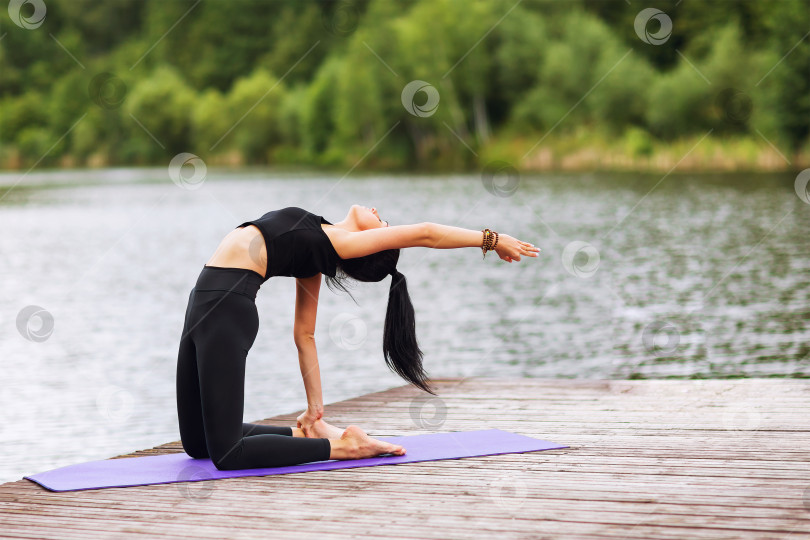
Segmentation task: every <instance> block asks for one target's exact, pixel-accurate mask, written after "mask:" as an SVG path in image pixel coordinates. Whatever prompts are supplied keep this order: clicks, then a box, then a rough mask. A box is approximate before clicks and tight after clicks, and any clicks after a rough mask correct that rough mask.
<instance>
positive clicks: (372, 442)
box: [329, 426, 405, 459]
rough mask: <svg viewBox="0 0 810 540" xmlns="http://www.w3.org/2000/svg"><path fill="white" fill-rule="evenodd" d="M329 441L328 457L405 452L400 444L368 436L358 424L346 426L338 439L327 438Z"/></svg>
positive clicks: (398, 453)
mask: <svg viewBox="0 0 810 540" xmlns="http://www.w3.org/2000/svg"><path fill="white" fill-rule="evenodd" d="M329 443H330V444H331V445H332V453H331V454H330V455H329V459H362V458H370V457H375V456H379V455H382V454H394V455H395V456H401V455H404V454H405V449H404V448H403V447H402V446H400V445H398V444H393V443H388V442H385V441H380V440H377V439H374V438H372V437H369V436H368V434H367V433H366V432H365V431H363V430H362V429H361V428H360V427H358V426H349V427H347V428H346V430H345V431H344V432H343V435H341V437H340V438H339V439H329Z"/></svg>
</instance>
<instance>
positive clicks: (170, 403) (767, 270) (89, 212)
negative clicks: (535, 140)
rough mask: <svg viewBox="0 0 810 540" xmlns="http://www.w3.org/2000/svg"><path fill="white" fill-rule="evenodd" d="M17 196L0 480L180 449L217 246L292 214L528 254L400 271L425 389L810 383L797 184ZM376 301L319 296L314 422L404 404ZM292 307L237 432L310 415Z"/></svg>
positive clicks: (137, 188)
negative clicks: (255, 223) (188, 376)
mask: <svg viewBox="0 0 810 540" xmlns="http://www.w3.org/2000/svg"><path fill="white" fill-rule="evenodd" d="M20 177H21V173H13V174H12V173H6V174H2V175H0V196H2V197H3V198H2V200H0V230H2V234H1V235H0V253H2V262H0V277H1V278H2V279H0V291H2V294H0V323H2V324H0V358H2V362H3V366H2V367H3V373H4V380H3V388H2V394H1V395H2V397H1V398H0V411H2V412H0V414H1V415H2V418H0V420H1V421H0V441H2V444H3V452H2V455H0V481H9V480H16V479H19V478H21V477H22V476H23V475H24V474H32V473H35V472H40V471H43V470H46V469H50V468H54V467H58V466H63V465H68V464H71V463H77V462H80V461H86V460H90V459H102V458H105V457H109V456H111V455H115V454H120V453H125V452H129V451H132V450H136V449H141V448H147V447H151V446H155V445H158V444H162V443H164V442H167V441H171V440H177V439H179V433H178V430H177V424H176V422H177V418H176V405H175V367H176V353H177V345H178V341H179V338H180V333H181V329H182V326H183V315H184V312H185V307H186V301H187V299H188V294H189V291H190V289H191V287H192V286H193V285H194V282H195V280H196V277H197V274H198V273H199V271H200V269H201V267H202V265H203V264H204V263H205V261H206V260H207V259H208V258H209V257H210V255H211V254H212V253H213V251H214V249H215V248H216V246H217V245H218V243H219V241H220V239H221V238H222V236H224V235H225V234H226V233H228V232H229V231H230V230H231V229H232V228H233V227H235V226H236V225H238V224H240V223H241V222H243V221H246V220H249V219H253V218H256V217H259V216H260V215H262V214H263V213H265V212H267V211H269V210H271V209H274V208H280V207H284V206H301V207H303V208H306V209H308V210H310V211H312V212H314V213H316V214H320V215H323V216H325V217H326V218H327V219H328V220H330V221H332V222H336V221H339V220H341V219H343V217H344V216H345V214H346V212H347V211H348V209H349V206H350V205H351V204H362V205H364V206H369V207H370V206H375V207H376V208H377V209H378V211H379V213H380V215H381V216H382V217H383V219H386V220H389V221H390V223H391V224H392V225H397V224H403V223H414V222H420V221H432V222H437V223H443V224H448V225H454V226H458V227H465V228H469V229H474V230H480V229H482V228H484V227H490V228H491V229H494V230H497V231H499V232H501V233H507V234H510V235H512V236H515V237H517V238H519V239H521V240H526V241H529V242H532V243H534V244H535V245H537V246H539V247H541V248H542V252H541V256H540V257H539V258H530V257H524V258H523V259H522V260H521V261H520V262H514V263H512V264H509V263H507V262H505V261H502V260H500V259H499V258H498V257H497V255H496V254H495V253H489V254H488V255H487V257H486V259H485V260H482V257H481V250H480V249H476V248H465V249H455V250H432V249H427V248H412V249H407V250H404V251H403V252H402V254H401V257H400V262H399V269H400V271H402V272H403V273H404V274H405V276H406V277H407V279H408V286H409V290H410V293H411V298H412V300H413V303H414V306H415V309H416V324H417V332H418V338H419V343H420V346H421V348H422V350H423V351H424V353H425V366H426V369H427V371H428V373H429V374H430V375H431V376H433V377H437V378H438V377H459V376H462V377H463V376H509V377H582V378H627V377H649V378H651V377H700V378H702V377H738V376H794V377H795V376H802V375H804V374H807V373H810V369H809V368H808V366H809V365H810V347H809V346H808V345H807V344H808V342H809V341H810V339H809V338H810V327H809V325H808V321H809V320H810V235H808V230H810V229H809V228H808V226H809V225H810V205H808V204H805V203H804V202H803V201H802V200H801V199H800V198H799V197H798V196H797V195H796V193H795V191H794V185H793V182H794V176H792V175H787V174H786V175H722V176H712V175H676V174H672V175H670V176H667V177H666V178H664V179H663V180H662V176H661V175H594V174H567V175H537V176H528V175H524V176H522V177H521V178H520V179H519V184H517V188H516V190H514V191H513V188H514V184H510V185H506V184H505V185H502V186H500V189H501V191H500V192H499V193H498V195H495V194H492V193H491V192H490V191H489V190H487V189H486V187H485V185H484V183H483V182H482V179H481V177H480V176H477V175H451V176H411V175H367V176H364V175H360V174H357V173H355V174H352V176H351V177H346V178H343V179H341V177H340V176H339V175H336V176H331V175H326V174H315V173H299V172H278V171H266V170H243V171H235V172H234V171H216V170H212V169H209V171H208V175H207V177H206V179H205V181H204V182H202V183H201V184H199V185H196V186H193V187H197V189H183V188H181V187H178V185H175V183H173V182H172V181H171V180H170V179H169V177H168V175H167V173H166V170H165V169H160V170H152V169H149V170H131V169H130V170H108V171H72V172H69V173H66V172H54V173H31V174H29V175H27V176H25V177H24V178H23V179H22V181H21V182H20V184H19V185H18V186H17V187H15V188H14V189H13V190H11V191H7V189H8V186H10V185H12V184H14V183H15V182H17V181H18V180H19V179H20ZM3 194H5V195H3ZM501 195H505V196H501ZM597 257H598V260H597ZM389 284H390V278H386V280H385V281H383V282H381V283H373V284H358V285H357V286H356V287H355V288H354V290H353V293H354V295H355V297H356V298H357V300H358V302H359V304H360V305H359V306H358V305H355V304H354V303H353V302H352V301H351V299H350V298H349V297H348V296H347V295H345V294H336V293H332V292H331V291H330V290H329V289H328V288H327V287H326V284H325V282H324V284H323V285H322V288H321V294H320V307H319V313H318V325H317V331H316V340H317V342H318V352H319V359H320V362H321V376H322V380H323V394H324V401H325V403H327V404H328V403H331V402H334V401H339V400H343V399H347V398H350V397H354V396H357V395H360V394H364V393H367V392H373V391H377V390H382V389H386V388H390V387H392V386H398V385H400V384H404V381H402V380H401V379H399V378H397V377H396V376H395V375H393V374H392V373H391V372H389V371H388V369H387V368H386V366H385V363H384V361H383V358H382V346H381V343H382V323H383V320H384V316H385V305H386V300H387V293H388V287H389ZM294 299H295V290H294V280H293V278H287V277H277V278H273V279H271V280H270V281H268V282H267V283H266V284H265V285H264V286H263V287H262V290H261V291H259V295H258V298H257V306H258V310H259V316H260V320H261V327H260V330H259V335H258V337H257V339H256V342H255V344H254V346H253V349H252V350H251V352H250V355H249V357H248V366H247V382H246V390H245V420H246V421H253V420H257V419H260V418H266V417H269V416H273V415H276V414H280V413H288V412H292V411H294V410H298V409H301V408H303V407H304V406H305V404H306V401H305V393H304V387H303V383H302V382H301V376H300V373H299V368H298V361H297V355H296V350H295V347H294V344H293V340H292V325H293V314H294ZM28 306H39V308H41V309H42V310H44V312H42V313H41V315H42V317H37V316H33V317H29V315H30V313H31V312H32V311H36V310H37V309H36V308H28ZM51 318H52V319H51ZM51 320H52V326H51V324H50V321H51ZM20 321H22V324H18V323H19V322H20ZM26 321H28V323H27V324H26ZM25 336H27V337H25ZM327 415H328V408H327ZM327 418H328V416H327ZM357 423H358V424H359V425H361V426H362V425H363V424H362V422H360V421H358V422H357Z"/></svg>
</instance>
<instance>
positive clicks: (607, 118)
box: [0, 0, 810, 168]
mask: <svg viewBox="0 0 810 540" xmlns="http://www.w3.org/2000/svg"><path fill="white" fill-rule="evenodd" d="M42 1H43V2H44V4H45V5H46V6H47V16H46V17H45V19H44V21H43V22H42V24H41V26H39V27H37V28H31V29H25V28H21V27H20V26H18V25H17V24H13V21H11V20H10V19H9V17H10V16H11V15H9V16H5V15H4V16H3V21H2V22H3V24H2V27H1V29H0V35H3V38H2V39H1V40H0V145H2V146H0V165H2V166H5V167H23V168H28V167H31V166H33V165H35V164H36V165H37V166H58V165H62V166H64V165H70V164H75V165H84V164H90V165H118V164H155V163H160V164H163V163H166V162H168V160H169V159H171V157H172V156H174V155H175V154H177V153H179V152H192V153H195V154H197V155H199V156H201V157H203V159H205V160H206V161H208V162H211V163H255V164H265V163H313V164H320V165H344V164H348V165H351V164H353V163H355V162H357V161H358V160H359V159H360V158H362V157H364V156H366V155H367V154H368V157H366V159H365V160H364V163H363V165H364V166H365V165H371V166H378V167H411V166H418V167H424V168H431V167H433V168H439V167H441V168H463V167H469V166H479V165H481V163H480V161H481V160H482V159H483V154H486V155H492V152H487V149H488V148H493V147H497V146H498V145H500V146H501V147H503V146H504V145H508V144H513V143H514V145H515V146H516V147H517V148H519V151H517V152H516V154H515V155H518V156H520V155H522V154H523V152H528V151H529V150H531V151H532V152H536V151H539V150H540V149H541V148H542V146H543V144H545V143H546V142H548V141H552V140H558V139H559V138H561V137H565V136H573V134H577V133H580V134H582V133H586V134H587V135H588V137H590V139H589V140H591V141H593V140H603V141H616V140H620V141H624V144H625V146H626V147H627V148H630V149H631V151H632V152H633V153H638V154H643V153H644V152H649V151H650V148H651V145H653V144H662V143H663V144H668V143H669V142H674V141H676V140H682V139H683V138H689V137H693V138H694V137H701V136H703V135H705V134H706V133H709V132H711V138H712V139H717V138H719V139H721V140H723V139H725V138H735V137H736V138H738V139H739V138H746V137H748V138H751V139H756V140H757V141H758V142H759V143H762V144H764V143H763V139H766V140H767V141H768V142H770V143H771V144H773V145H775V146H776V147H779V148H782V150H783V152H784V153H785V154H788V155H790V153H792V152H797V151H799V150H800V149H802V148H806V147H807V145H808V133H809V132H810V38H808V36H807V32H808V31H810V8H808V4H807V2H806V0H770V1H766V0H740V1H724V0H682V1H681V2H679V3H677V4H675V3H674V2H658V1H650V2H647V3H646V4H644V5H642V4H640V3H639V2H627V1H625V0H605V1H601V0H599V1H587V0H577V1H563V0H559V1H555V0H523V1H522V2H518V3H516V2H515V1H514V0H506V1H494V0H493V1H480V2H476V1H471V0H416V1H405V0H366V1H356V2H342V1H298V0H291V1H268V0H228V1H224V0H200V1H195V0H109V1H99V0H95V1H94V0H42ZM645 7H657V8H659V9H660V10H662V11H663V12H665V13H666V15H667V16H668V17H669V18H670V19H671V21H672V33H671V35H670V36H669V37H668V39H667V40H666V41H665V42H664V43H661V44H658V45H656V44H651V43H645V42H644V41H643V40H642V39H641V38H640V37H639V35H638V34H637V32H636V30H635V28H634V21H635V19H636V16H637V14H638V13H639V11H640V10H641V9H643V8H645ZM22 9H23V13H22V14H21V16H22V17H28V16H31V15H32V13H31V11H30V10H31V9H33V8H32V7H31V4H30V3H29V4H25V5H23V6H22ZM25 10H29V11H28V12H26V11H25ZM656 24H657V23H656V22H655V21H652V22H650V23H649V25H650V26H649V28H650V31H651V32H653V33H655V31H656V27H655V25H656ZM413 80H421V81H425V82H427V83H429V84H430V85H432V86H433V87H434V88H435V89H436V90H437V91H438V95H439V97H440V102H439V104H438V106H437V107H436V108H435V110H434V111H430V112H429V113H427V114H424V115H422V116H417V115H414V114H411V113H410V112H409V111H408V110H406V108H405V107H404V106H403V102H402V95H401V94H402V91H403V88H404V87H405V86H406V85H407V84H408V83H409V82H410V81H413ZM414 99H415V101H414V103H416V104H417V105H419V104H420V103H421V102H420V100H422V102H423V101H424V100H425V99H426V95H425V93H424V92H419V93H417V94H416V96H415V98H414ZM549 134H551V135H550V136H549ZM547 136H548V139H544V141H543V143H542V144H540V145H537V146H535V145H536V143H537V142H538V140H540V139H541V138H544V137H547ZM460 139H461V141H460ZM462 141H463V142H462ZM515 141H517V142H515ZM372 149H373V152H370V150H372ZM513 153H514V152H513Z"/></svg>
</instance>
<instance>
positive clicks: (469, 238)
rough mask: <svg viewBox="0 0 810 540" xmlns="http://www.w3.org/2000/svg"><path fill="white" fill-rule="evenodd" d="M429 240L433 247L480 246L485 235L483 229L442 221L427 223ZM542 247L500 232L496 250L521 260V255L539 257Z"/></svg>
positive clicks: (510, 258)
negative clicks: (475, 229) (456, 225)
mask: <svg viewBox="0 0 810 540" xmlns="http://www.w3.org/2000/svg"><path fill="white" fill-rule="evenodd" d="M426 225H427V230H428V240H427V242H426V245H427V247H431V248H433V249H453V248H461V247H477V248H480V247H481V246H482V245H483V243H484V235H483V233H482V232H481V231H474V230H472V229H463V228H461V227H453V226H452V225H442V224H440V223H427V224H426ZM539 251H540V248H537V247H534V244H530V243H528V242H523V241H521V240H518V239H517V238H513V237H511V236H509V235H508V234H504V233H502V232H500V231H499V232H498V245H497V246H495V252H496V253H497V254H498V256H499V257H500V258H501V259H503V260H505V261H507V262H512V261H519V260H520V257H521V255H526V256H527V257H537V253H538V252H539Z"/></svg>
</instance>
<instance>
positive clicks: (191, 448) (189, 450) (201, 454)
mask: <svg viewBox="0 0 810 540" xmlns="http://www.w3.org/2000/svg"><path fill="white" fill-rule="evenodd" d="M183 451H184V452H185V453H186V454H188V455H189V457H192V458H194V459H204V458H207V457H208V449H207V448H205V446H202V447H200V446H199V445H193V444H183Z"/></svg>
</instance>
